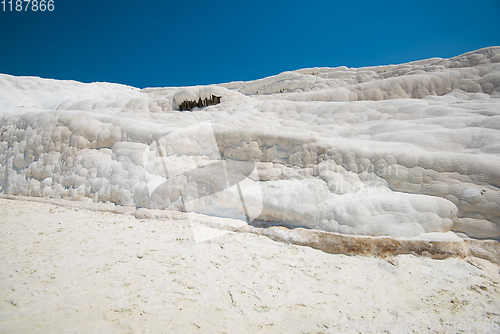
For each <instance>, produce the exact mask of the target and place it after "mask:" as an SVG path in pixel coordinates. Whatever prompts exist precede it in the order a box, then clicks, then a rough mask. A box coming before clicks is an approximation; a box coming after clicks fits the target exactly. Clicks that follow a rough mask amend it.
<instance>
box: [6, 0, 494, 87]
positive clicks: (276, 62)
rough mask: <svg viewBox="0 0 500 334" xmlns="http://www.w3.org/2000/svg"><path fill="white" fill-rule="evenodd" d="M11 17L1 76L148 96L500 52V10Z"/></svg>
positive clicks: (474, 5) (124, 3)
mask: <svg viewBox="0 0 500 334" xmlns="http://www.w3.org/2000/svg"><path fill="white" fill-rule="evenodd" d="M7 1H8V0H7ZM14 2H15V0H14ZM1 6H3V5H1V4H0V28H1V29H0V73H7V74H13V75H31V76H40V77H45V78H55V79H72V80H78V81H83V82H94V81H107V82H116V83H123V84H127V85H132V86H135V87H141V88H142V87H157V86H187V85H197V84H210V83H220V82H229V81H236V80H252V79H258V78H262V77H265V76H269V75H274V74H278V73H280V72H283V71H287V70H295V69H299V68H305V67H314V66H329V67H335V66H341V65H345V66H348V67H360V66H368V65H382V64H393V63H401V62H407V61H411V60H418V59H423V58H430V57H443V58H445V57H446V58H447V57H452V56H455V55H458V54H461V53H464V52H467V51H472V50H475V49H479V48H482V47H486V46H493V45H500V1H499V0H490V1H487V0H475V1H471V0H469V1H462V0H454V1H440V0H431V1H428V0H424V1H402V0H400V1H382V0H379V1H373V0H371V1H348V0H341V1H334V0H325V1H320V0H301V1H292V0H287V1H272V0H267V1H260V0H255V1H238V0H231V1H217V0H212V1H208V0H205V1H189V0H184V1H168V0H167V1H152V0H142V1H140V0H136V1H128V0H121V1H106V0H101V1H97V0H55V10H54V11H53V12H47V11H46V12H31V11H30V10H28V12H24V11H22V12H15V11H13V12H9V11H6V12H4V11H3V8H2V7H1ZM7 9H8V8H7Z"/></svg>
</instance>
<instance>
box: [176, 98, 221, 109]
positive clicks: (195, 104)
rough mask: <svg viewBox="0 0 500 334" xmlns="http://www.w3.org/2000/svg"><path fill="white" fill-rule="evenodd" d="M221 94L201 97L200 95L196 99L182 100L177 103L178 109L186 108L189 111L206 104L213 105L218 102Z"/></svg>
mask: <svg viewBox="0 0 500 334" xmlns="http://www.w3.org/2000/svg"><path fill="white" fill-rule="evenodd" d="M221 98H222V96H215V95H212V96H211V97H210V98H208V99H207V98H205V99H203V100H202V99H201V97H200V98H199V99H198V101H189V100H186V101H183V102H182V103H180V104H179V110H188V111H191V110H193V109H194V108H203V107H206V106H213V105H216V104H219V103H220V100H221Z"/></svg>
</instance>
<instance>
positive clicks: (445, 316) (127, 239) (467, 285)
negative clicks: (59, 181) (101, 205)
mask: <svg viewBox="0 0 500 334" xmlns="http://www.w3.org/2000/svg"><path fill="white" fill-rule="evenodd" d="M0 217H1V218H0V223H1V228H0V231H1V232H0V233H1V234H0V235H1V237H0V238H1V239H0V261H1V264H2V266H1V272H0V291H1V292H2V293H1V303H0V332H2V333H28V332H39V333H339V332H341V333H343V332H345V333H357V332H360V333H370V332H377V333H379V332H384V331H385V332H389V333H407V332H410V333H411V332H414V333H447V332H450V333H456V332H458V328H455V327H454V326H453V321H456V320H457V319H458V320H462V321H464V323H465V324H466V325H467V326H471V325H472V328H467V329H465V330H463V331H462V332H464V333H494V332H498V329H497V328H498V325H499V324H500V285H499V282H500V274H499V267H498V266H497V265H495V264H492V263H491V262H488V261H486V260H482V259H478V258H472V257H469V258H466V259H459V258H448V259H445V260H433V259H429V258H425V257H415V256H412V255H398V256H396V257H393V258H386V259H382V258H376V257H362V256H347V255H339V254H328V253H324V252H321V251H318V250H315V249H312V248H309V247H301V246H295V245H289V244H284V243H277V242H274V241H272V240H270V239H268V238H266V237H263V236H258V235H255V234H246V233H233V232H225V231H224V232H223V231H219V230H215V229H211V228H209V227H207V226H205V225H200V224H197V223H194V222H190V221H187V220H184V221H182V220H177V221H175V220H168V221H159V220H139V219H137V218H134V217H133V216H130V215H119V214H114V213H102V212H92V211H87V210H82V209H71V208H64V207H60V206H55V205H52V204H46V203H36V202H25V201H14V200H6V199H0ZM200 233H201V234H202V235H204V236H210V235H212V236H214V235H215V236H216V235H217V234H218V235H219V236H218V237H215V238H212V239H210V240H208V241H203V242H196V240H198V241H199V240H200V238H196V234H198V235H200ZM349 321H351V322H350V323H349ZM348 325H350V326H356V325H357V326H358V329H357V330H354V329H346V328H345V327H347V326H348ZM341 326H345V327H344V328H343V327H341ZM367 326H374V327H367ZM478 326H479V329H477V328H475V327H478ZM485 326H486V329H484V328H485ZM495 329H497V330H496V331H495Z"/></svg>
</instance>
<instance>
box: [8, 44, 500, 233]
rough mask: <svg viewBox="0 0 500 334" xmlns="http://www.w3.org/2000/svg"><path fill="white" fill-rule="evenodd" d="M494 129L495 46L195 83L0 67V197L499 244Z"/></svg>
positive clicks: (497, 114)
mask: <svg viewBox="0 0 500 334" xmlns="http://www.w3.org/2000/svg"><path fill="white" fill-rule="evenodd" d="M213 94H215V95H217V96H221V103H220V104H217V105H213V106H208V107H206V108H203V109H194V110H193V111H192V112H179V111H177V110H175V109H177V107H178V106H179V105H180V103H182V102H183V100H184V99H188V98H190V99H191V98H194V99H197V98H206V97H207V96H210V95H213ZM499 130H500V47H492V48H486V49H481V50H478V51H475V52H470V53H467V54H464V55H461V56H458V57H454V58H451V59H437V58H436V59H429V60H424V61H418V62H413V63H408V64H402V65H390V66H379V67H371V68H360V69H348V68H345V67H341V68H314V69H304V70H298V71H293V72H286V73H282V74H279V75H277V76H273V77H269V78H265V79H261V80H256V81H252V82H232V83H227V84H221V85H212V86H204V87H201V86H200V87H184V88H148V89H143V90H139V89H136V88H132V87H128V86H123V85H116V84H109V83H93V84H82V83H78V82H74V81H56V80H47V79H40V78H32V77H13V76H9V75H0V192H1V193H2V194H5V195H24V196H45V197H53V198H70V199H74V200H87V201H94V202H112V203H116V204H117V205H124V206H136V207H145V208H158V209H169V210H187V211H194V212H198V213H205V214H209V215H216V216H221V217H232V218H238V219H242V220H246V221H248V222H250V221H253V220H255V219H257V220H265V221H270V222H272V223H277V224H278V223H279V224H287V225H292V226H302V227H308V228H316V229H322V230H326V231H331V232H338V233H345V234H359V235H372V236H379V235H389V236H394V237H414V236H419V235H422V234H423V233H433V232H440V233H446V232H449V231H455V232H461V233H465V234H466V235H468V236H470V237H474V238H498V237H500V190H499V187H500V131H499Z"/></svg>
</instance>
